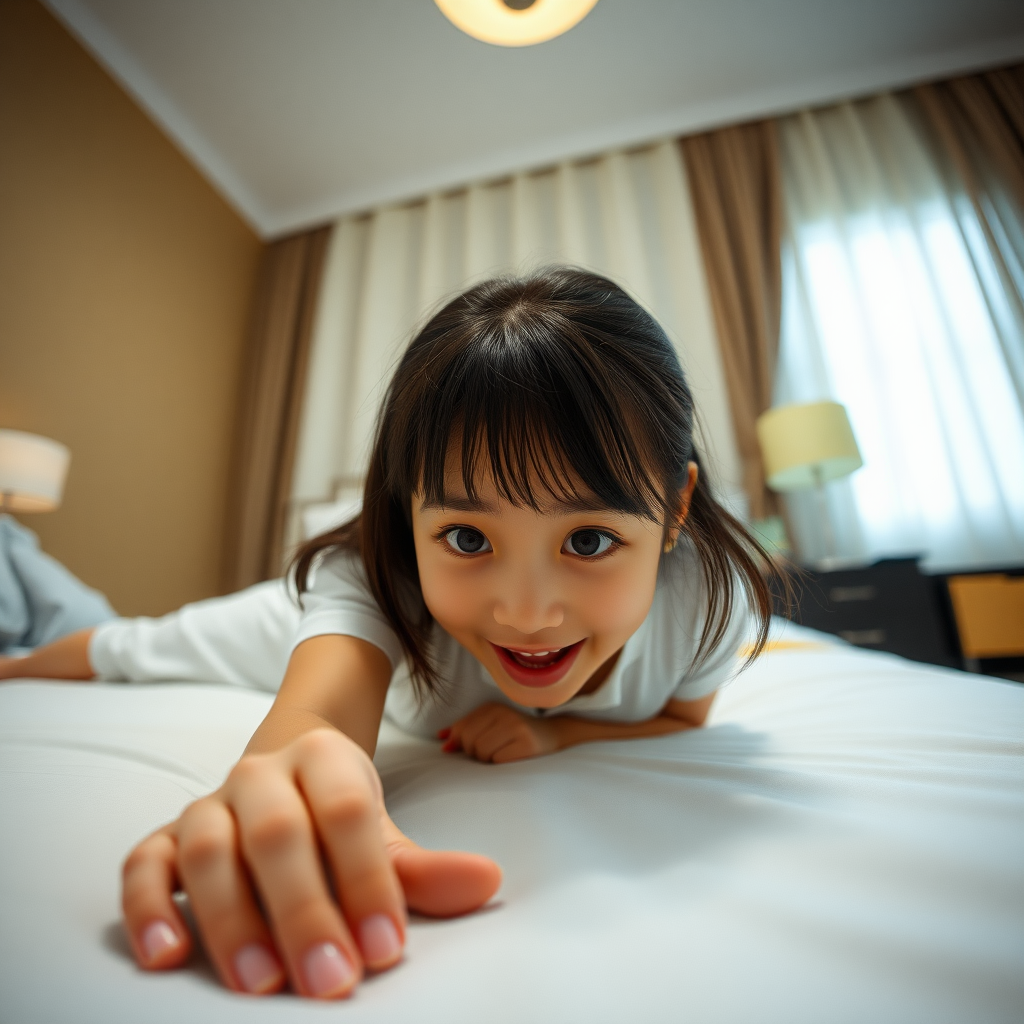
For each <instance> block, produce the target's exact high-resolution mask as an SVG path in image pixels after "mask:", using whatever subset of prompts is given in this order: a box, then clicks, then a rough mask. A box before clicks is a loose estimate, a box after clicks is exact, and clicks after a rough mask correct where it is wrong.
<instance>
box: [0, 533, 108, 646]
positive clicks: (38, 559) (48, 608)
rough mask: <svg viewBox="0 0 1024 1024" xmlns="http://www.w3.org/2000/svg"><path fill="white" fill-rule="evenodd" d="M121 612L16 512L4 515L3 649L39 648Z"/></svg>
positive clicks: (0, 562) (0, 550)
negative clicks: (75, 573) (50, 552)
mask: <svg viewBox="0 0 1024 1024" xmlns="http://www.w3.org/2000/svg"><path fill="white" fill-rule="evenodd" d="M116 617H117V613H116V612H115V611H114V609H113V608H111V607H110V604H109V603H108V601H107V599H106V598H105V597H104V596H103V595H102V594H101V593H100V592H99V591H98V590H93V589H92V588H91V587H87V586H86V585H85V584H84V583H83V582H82V581H81V580H80V579H78V578H77V577H76V576H73V575H72V574H71V573H70V572H68V570H67V569H65V568H64V566H63V565H61V564H60V562H58V561H57V560H56V559H55V558H51V557H50V556H49V555H48V554H46V553H45V552H44V551H41V550H40V549H39V539H38V538H37V537H36V535H35V534H34V533H33V532H32V531H31V530H29V529H27V528H26V527H24V526H22V525H21V523H19V522H18V521H17V520H16V519H13V518H12V517H11V516H7V515H3V516H0V651H2V652H7V651H11V650H13V649H25V648H32V647H39V646H40V645H41V644H48V643H50V642H51V641H52V640H58V639H59V638H60V637H62V636H65V635H66V634H68V633H73V632H74V631H75V630H76V629H85V628H86V627H87V626H96V625H98V624H99V623H101V622H106V621H107V620H108V619H114V618H116Z"/></svg>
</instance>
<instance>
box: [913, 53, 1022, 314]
mask: <svg viewBox="0 0 1024 1024" xmlns="http://www.w3.org/2000/svg"><path fill="white" fill-rule="evenodd" d="M905 95H907V96H909V97H910V100H911V102H912V103H913V104H914V105H915V107H916V109H917V111H918V112H919V114H920V115H921V117H922V119H923V122H924V127H925V130H926V133H927V135H928V136H929V139H930V141H931V143H932V146H933V149H934V151H935V156H936V158H937V163H938V165H939V167H940V168H941V169H942V170H943V171H944V172H945V173H946V176H947V178H949V179H952V180H950V181H949V185H950V191H951V192H956V191H958V188H957V186H959V187H960V188H963V189H964V190H965V191H966V193H967V195H968V196H969V197H970V200H971V203H972V204H973V206H974V211H975V214H976V215H977V218H978V223H979V224H980V225H981V228H982V230H983V231H984V232H985V235H986V239H987V241H988V248H989V251H990V252H991V254H992V256H993V258H994V259H995V261H996V265H997V266H998V267H999V270H1000V273H1001V275H1002V278H1003V285H1004V288H1005V289H1006V292H1007V295H1008V296H1016V301H1017V304H1018V307H1019V308H1022V309H1024V296H1021V295H1020V292H1019V286H1018V282H1017V281H1016V279H1015V276H1014V274H1013V273H1011V272H1010V270H1009V268H1008V266H1007V258H1008V257H1009V256H1010V253H1009V252H1005V251H1004V247H1007V246H1008V247H1010V249H1011V251H1012V250H1013V247H1014V243H1015V239H1016V238H1019V234H1018V233H1017V232H1009V233H1008V232H1006V231H1004V230H1002V228H1001V227H1000V224H999V220H1000V218H1001V217H1008V218H1010V219H1018V218H1020V216H1021V213H1022V211H1024V64H1018V65H1016V66H1015V67H1010V68H1003V69H1001V70H998V71H989V72H986V73H984V74H980V75H971V76H969V77H966V78H954V79H951V80H950V81H948V82H937V83H935V84H932V85H922V86H918V87H917V88H916V89H912V90H910V91H909V93H907V94H905ZM996 183H998V184H996ZM1003 190H1005V193H1006V194H1008V195H1009V197H1010V198H1011V200H1012V201H1015V202H1016V207H1017V209H1016V210H1015V211H1010V210H1007V209H1005V207H1004V204H1002V203H1000V201H999V199H1000V195H999V194H1000V192H1002V191H1003ZM1016 248H1017V249H1018V250H1019V249H1020V245H1019V243H1017V246H1016ZM1012 259H1013V261H1014V262H1016V263H1018V264H1019V263H1022V262H1024V251H1016V252H1014V253H1013V257H1012Z"/></svg>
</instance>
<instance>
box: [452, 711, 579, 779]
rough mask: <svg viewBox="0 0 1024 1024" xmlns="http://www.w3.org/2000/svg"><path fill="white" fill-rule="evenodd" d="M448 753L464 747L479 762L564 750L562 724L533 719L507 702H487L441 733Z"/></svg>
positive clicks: (519, 757)
mask: <svg viewBox="0 0 1024 1024" xmlns="http://www.w3.org/2000/svg"><path fill="white" fill-rule="evenodd" d="M438 739H441V740H444V746H443V747H442V748H441V749H442V750H444V751H445V753H451V752H453V751H456V750H462V751H463V752H464V753H466V754H468V755H469V756H470V757H475V758H476V759H477V760H478V761H490V762H491V763H493V764H505V763H507V762H509V761H521V760H523V759H524V758H527V757H540V756H541V755H542V754H553V753H554V752H555V751H556V750H559V749H561V742H560V739H559V730H558V723H557V722H556V721H555V720H553V719H544V718H532V717H527V716H526V715H523V714H521V713H520V712H518V711H516V710H515V709H514V708H510V707H509V706H508V705H507V704H497V703H492V704H483V705H481V706H480V707H478V708H476V709H474V710H473V711H471V712H470V713H469V714H468V715H466V716H465V717H464V718H460V719H459V720H458V721H457V722H455V723H454V724H453V725H451V726H450V727H449V728H447V729H442V730H441V732H440V733H438Z"/></svg>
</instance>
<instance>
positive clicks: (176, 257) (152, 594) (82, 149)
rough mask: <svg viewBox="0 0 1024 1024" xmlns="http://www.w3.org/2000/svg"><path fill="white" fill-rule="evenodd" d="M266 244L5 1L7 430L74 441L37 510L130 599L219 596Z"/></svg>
mask: <svg viewBox="0 0 1024 1024" xmlns="http://www.w3.org/2000/svg"><path fill="white" fill-rule="evenodd" d="M260 251H261V243H260V242H259V240H258V239H257V237H256V236H255V234H254V233H253V232H252V230H250V228H249V227H248V226H247V225H246V224H245V223H244V222H243V221H242V220H241V219H240V217H239V216H238V215H237V214H236V213H235V212H234V211H233V210H232V209H231V208H230V207H229V206H228V205H227V204H226V203H225V201H224V200H223V199H222V198H221V197H220V196H219V195H218V194H217V193H216V192H215V191H214V190H213V189H212V188H211V186H210V185H209V184H208V183H207V182H206V180H205V179H204V178H203V177H201V176H200V174H199V173H198V172H197V171H196V170H195V169H194V168H193V166H192V165H191V164H190V163H189V162H188V161H187V160H186V159H185V158H184V157H183V156H182V155H181V153H180V152H179V151H178V150H177V149H176V148H175V147H174V146H173V145H172V144H171V143H170V142H169V141H168V140H167V138H166V137H165V136H164V135H163V134H162V133H161V132H160V131H159V130H158V129H157V128H156V127H155V126H154V125H153V123H152V122H151V121H149V120H148V118H147V117H146V116H145V115H144V114H143V113H142V112H141V110H140V109H139V108H138V107H137V106H135V104H134V103H133V102H132V101H131V100H130V99H129V98H128V97H127V95H126V94H125V93H124V92H122V91H121V89H120V88H119V86H117V85H116V84H115V83H114V82H113V81H112V80H111V79H110V77H109V76H108V75H107V74H106V72H104V71H103V70H102V69H101V68H100V67H99V66H98V65H97V64H96V62H95V61H94V60H93V59H92V58H91V57H90V56H89V55H88V54H87V53H86V52H85V51H84V50H83V49H82V47H81V46H80V45H79V44H78V43H77V42H76V41H75V40H74V39H73V38H72V37H71V36H70V35H69V34H68V33H67V32H66V31H65V30H64V28H63V27H61V26H60V25H59V24H58V22H56V21H55V20H54V19H53V17H52V16H51V15H50V14H49V13H48V12H47V11H46V10H45V9H44V8H43V7H41V6H40V5H38V4H37V3H35V2H32V0H0V427H15V428H18V429H21V430H29V431H33V432H35V433H39V434H44V435H46V436H48V437H53V438H56V439H57V440H59V441H63V442H64V443H65V444H67V445H68V446H69V447H70V448H71V451H72V460H71V471H70V474H69V478H68V483H67V489H66V491H65V497H64V504H63V506H62V507H61V508H60V509H59V510H58V511H57V512H54V513H50V514H48V515H40V516H25V517H24V518H23V522H25V523H27V524H28V525H29V526H31V528H32V529H34V530H36V531H37V532H38V534H39V536H40V538H41V540H42V543H43V547H44V548H45V549H46V550H47V551H49V552H50V553H51V554H53V555H54V556H56V557H57V558H59V559H61V561H63V562H64V563H65V564H67V565H68V566H69V567H70V568H71V569H72V571H73V572H75V573H77V574H78V575H79V576H80V577H81V578H82V579H84V580H85V581H86V582H88V583H89V584H91V585H92V586H95V587H98V588H99V589H101V590H103V591H104V592H105V593H106V594H107V595H108V596H109V598H110V600H111V601H112V603H113V604H114V607H115V608H117V610H118V611H119V612H121V613H123V614H129V615H131V614H154V613H161V612H164V611H167V610H169V609H171V608H174V607H177V606H178V605H180V604H181V603H183V602H185V601H189V600H195V599H197V598H200V597H205V596H208V595H210V594H214V593H216V592H217V587H218V579H219V575H220V569H221V564H220V559H221V546H222V545H221V535H222V530H223V519H224V510H225V504H226V477H227V472H226V470H227V466H228V459H229V449H230V442H231V431H232V424H233V417H234V413H235V401H236V391H237V384H238V376H239V365H240V357H241V348H242V341H243V335H244V330H245V321H246V316H247V313H248V307H249V300H250V292H251V290H252V287H253V283H254V279H255V272H256V265H257V262H258V259H259V255H260Z"/></svg>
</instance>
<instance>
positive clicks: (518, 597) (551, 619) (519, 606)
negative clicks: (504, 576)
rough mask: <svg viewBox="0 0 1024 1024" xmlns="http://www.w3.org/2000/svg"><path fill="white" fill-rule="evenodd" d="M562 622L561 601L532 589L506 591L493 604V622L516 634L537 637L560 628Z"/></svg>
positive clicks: (511, 588) (514, 588)
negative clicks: (529, 634) (542, 631)
mask: <svg viewBox="0 0 1024 1024" xmlns="http://www.w3.org/2000/svg"><path fill="white" fill-rule="evenodd" d="M564 618H565V610H564V609H563V607H562V603H561V601H558V600H555V599H553V597H552V595H548V594H543V593H540V592H538V590H537V589H536V588H534V587H524V588H516V587H509V588H508V589H507V590H505V591H503V592H502V594H501V596H499V598H498V600H497V601H496V602H495V604H494V621H495V622H497V623H498V625H499V626H509V627H510V628H512V629H514V630H516V632H518V633H536V632H538V630H541V629H551V628H553V627H555V626H560V625H561V624H562V620H563V619H564Z"/></svg>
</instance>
